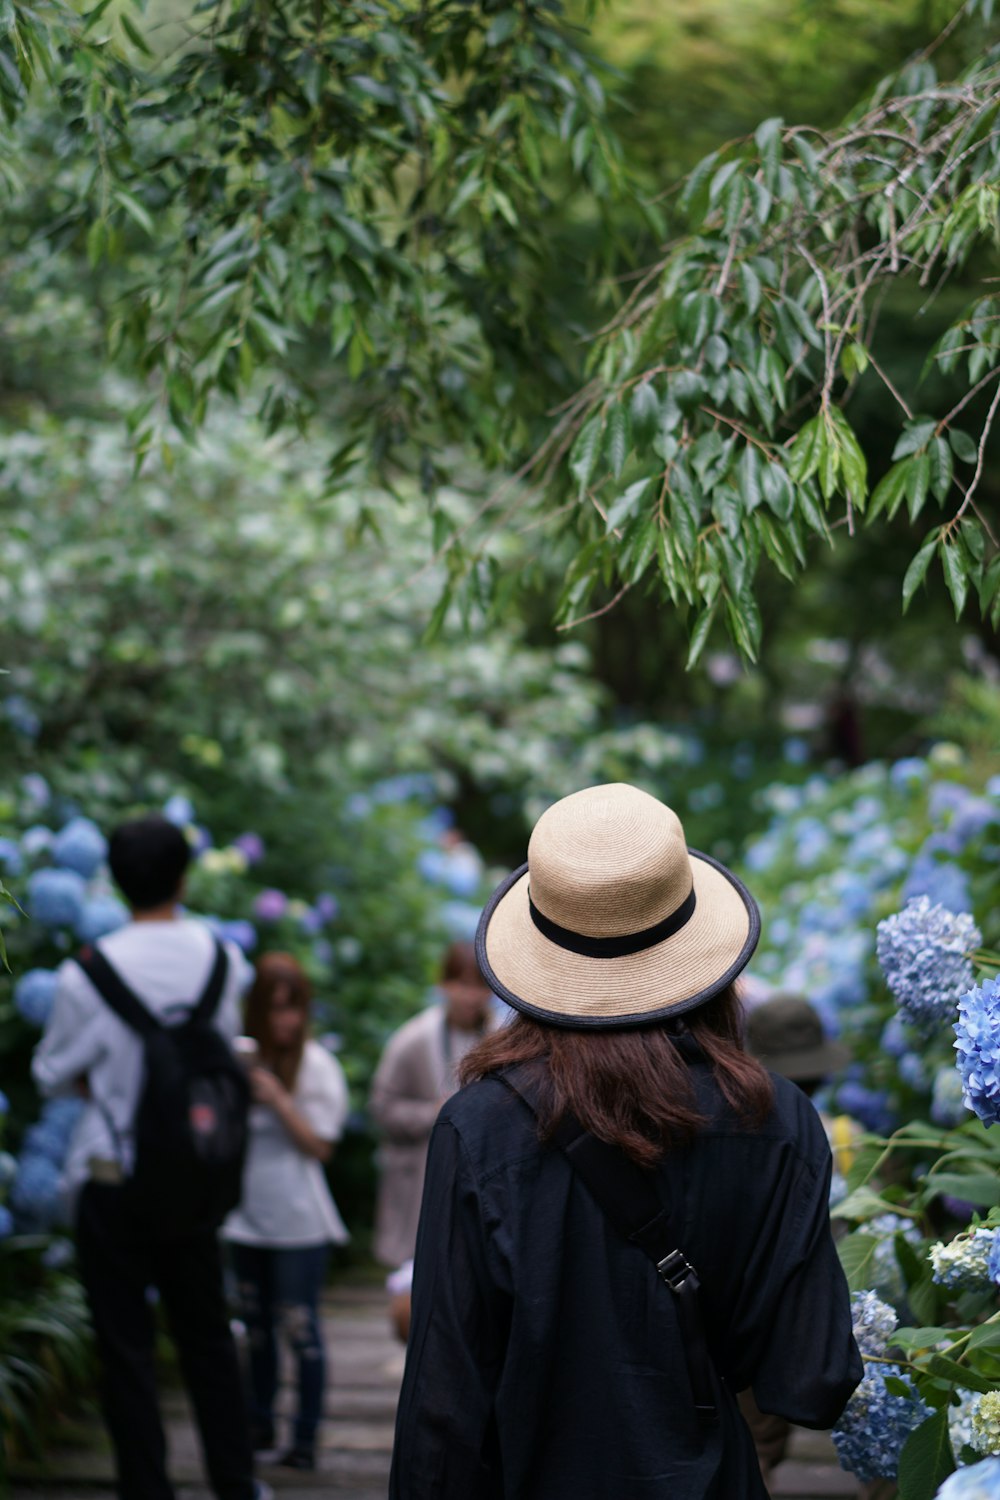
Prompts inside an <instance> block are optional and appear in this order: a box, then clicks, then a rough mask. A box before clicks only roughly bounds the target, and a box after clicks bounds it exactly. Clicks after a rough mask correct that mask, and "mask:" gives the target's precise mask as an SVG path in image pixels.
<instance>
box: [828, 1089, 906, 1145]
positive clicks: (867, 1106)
mask: <svg viewBox="0 0 1000 1500" xmlns="http://www.w3.org/2000/svg"><path fill="white" fill-rule="evenodd" d="M837 1108H838V1109H839V1110H841V1111H842V1113H843V1114H845V1115H850V1116H851V1118H852V1119H854V1120H857V1122H858V1124H859V1125H863V1126H864V1127H865V1129H866V1130H870V1131H871V1132H872V1134H873V1135H889V1134H890V1133H891V1132H892V1130H893V1129H894V1128H895V1124H896V1118H895V1115H894V1114H893V1112H892V1110H891V1108H890V1107H889V1095H888V1094H887V1093H886V1091H885V1090H884V1089H869V1088H865V1086H864V1084H863V1083H859V1082H857V1081H856V1080H854V1079H848V1080H847V1081H846V1082H844V1083H842V1084H841V1085H840V1087H839V1088H838V1089H837Z"/></svg>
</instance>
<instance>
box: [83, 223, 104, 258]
mask: <svg viewBox="0 0 1000 1500" xmlns="http://www.w3.org/2000/svg"><path fill="white" fill-rule="evenodd" d="M107 241H108V226H107V224H106V223H105V222H104V220H103V219H95V220H94V222H93V223H92V224H91V226H90V228H89V229H88V230H87V260H88V262H89V263H90V265H91V266H96V265H97V263H98V261H99V260H100V258H101V256H102V255H103V254H104V247H105V245H106V244H107Z"/></svg>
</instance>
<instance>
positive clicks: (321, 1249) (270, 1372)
mask: <svg viewBox="0 0 1000 1500" xmlns="http://www.w3.org/2000/svg"><path fill="white" fill-rule="evenodd" d="M230 1249H231V1251H232V1256H233V1266H234V1268H235V1271H236V1285H237V1297H238V1300H239V1308H240V1315H241V1316H242V1318H243V1321H244V1323H245V1324H246V1328H247V1335H248V1341H249V1345H250V1421H251V1423H252V1425H253V1427H254V1428H255V1429H256V1430H257V1431H259V1432H267V1431H269V1430H270V1429H271V1428H272V1426H273V1424H274V1398H275V1396H276V1395H277V1391H278V1336H279V1334H281V1335H283V1336H284V1337H285V1338H286V1339H287V1341H288V1343H289V1344H290V1345H291V1348H292V1352H293V1353H294V1355H295V1359H296V1363H297V1366H298V1408H297V1413H296V1418H295V1428H294V1436H293V1443H294V1446H295V1447H296V1448H303V1449H309V1450H311V1449H312V1448H313V1447H314V1446H315V1443H316V1429H317V1427H318V1426H319V1421H320V1417H321V1415H322V1412H323V1390H324V1388H325V1385H326V1351H325V1349H324V1348H323V1334H322V1329H321V1327H320V1321H319V1298H320V1293H321V1291H322V1290H323V1280H324V1277H325V1275H326V1264H327V1260H328V1257H329V1246H328V1245H309V1246H308V1247H306V1248H304V1249H289V1250H280V1249H270V1248H263V1247H262V1246H259V1245H239V1244H232V1245H230Z"/></svg>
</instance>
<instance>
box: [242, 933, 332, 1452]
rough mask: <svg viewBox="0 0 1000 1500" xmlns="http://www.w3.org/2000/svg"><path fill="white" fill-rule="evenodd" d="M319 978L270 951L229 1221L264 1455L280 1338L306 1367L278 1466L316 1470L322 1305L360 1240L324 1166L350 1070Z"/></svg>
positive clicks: (251, 1005)
mask: <svg viewBox="0 0 1000 1500" xmlns="http://www.w3.org/2000/svg"><path fill="white" fill-rule="evenodd" d="M310 999H311V995H310V987H309V981H308V979H307V977H306V975H305V973H304V972H303V970H302V968H301V967H300V965H299V964H298V963H297V962H296V960H295V959H294V958H293V957H292V956H291V954H288V953H265V954H263V955H262V957H261V958H260V959H259V960H258V963H257V977H256V979H255V981H254V984H253V988H252V989H251V991H250V994H249V996H248V998H247V1007H246V1021H245V1026H246V1031H247V1035H248V1037H251V1038H252V1039H253V1040H254V1041H255V1042H256V1044H257V1053H256V1056H255V1057H254V1058H253V1059H252V1060H251V1061H250V1085H251V1088H252V1091H253V1097H254V1101H255V1102H254V1105H253V1107H252V1109H251V1111H250V1148H249V1151H248V1153H247V1161H246V1167H245V1169H244V1174H243V1198H242V1201H241V1203H240V1205H239V1207H238V1208H237V1209H236V1210H235V1211H234V1212H233V1213H232V1214H231V1215H230V1216H229V1218H228V1219H227V1220H226V1222H225V1224H224V1226H223V1230H222V1233H223V1236H224V1237H225V1238H226V1239H227V1240H228V1241H229V1242H230V1247H231V1252H232V1257H233V1264H234V1268H235V1271H236V1278H237V1286H238V1298H239V1304H240V1311H241V1315H242V1317H243V1321H244V1323H245V1324H246V1328H247V1332H248V1335H249V1345H250V1360H249V1364H250V1385H251V1391H250V1423H251V1435H252V1439H253V1445H254V1448H255V1449H256V1450H257V1451H262V1450H265V1449H269V1448H273V1447H274V1440H275V1430H274V1399H275V1395H276V1393H277V1386H278V1336H279V1335H283V1336H284V1337H285V1338H286V1339H287V1341H288V1343H289V1344H290V1345H291V1348H292V1350H293V1353H294V1354H295V1357H296V1361H297V1367H298V1406H297V1411H296V1416H295V1421H294V1428H293V1434H292V1443H291V1447H290V1448H288V1449H287V1450H286V1451H284V1452H283V1453H282V1454H281V1455H280V1456H279V1457H278V1459H277V1462H278V1463H280V1464H282V1465H284V1466H285V1467H287V1468H293V1469H312V1468H314V1467H315V1462H316V1460H315V1449H316V1433H317V1429H318V1427H319V1420H320V1416H321V1414H322V1409H323V1390H324V1387H325V1383H326V1354H325V1350H324V1346H323V1334H322V1327H321V1324H320V1318H319V1298H320V1293H321V1292H322V1289H323V1281H324V1277H325V1274H326V1266H327V1260H328V1256H329V1247H330V1245H331V1244H343V1243H344V1241H345V1240H346V1239H347V1238H348V1234H347V1230H346V1229H345V1228H344V1223H343V1220H342V1219H341V1217H340V1214H339V1213H338V1212H337V1206H336V1204H335V1203H334V1201H333V1198H332V1197H331V1196H330V1190H329V1188H328V1187H327V1183H326V1177H325V1175H324V1172H323V1166H324V1164H325V1163H326V1162H328V1161H329V1160H330V1157H331V1156H332V1154H333V1147H334V1142H335V1141H337V1140H339V1139H340V1136H341V1133H342V1131H343V1128H344V1121H345V1119H346V1118H347V1111H348V1095H347V1081H346V1079H345V1077H344V1073H343V1069H342V1068H341V1066H340V1064H339V1063H338V1062H337V1060H336V1058H334V1057H332V1056H331V1055H330V1054H329V1053H328V1052H327V1051H326V1049H325V1048H324V1047H322V1046H320V1044H319V1042H316V1041H313V1040H312V1038H311V1037H310V1036H309V1005H310Z"/></svg>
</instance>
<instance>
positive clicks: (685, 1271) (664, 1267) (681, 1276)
mask: <svg viewBox="0 0 1000 1500" xmlns="http://www.w3.org/2000/svg"><path fill="white" fill-rule="evenodd" d="M494 1076H495V1077H497V1078H498V1079H499V1080H500V1082H501V1083H504V1084H506V1086H507V1087H508V1088H509V1089H511V1090H512V1092H513V1093H515V1094H517V1095H518V1096H519V1097H520V1098H521V1099H523V1100H524V1102H525V1104H526V1105H527V1106H528V1108H529V1109H530V1110H531V1112H532V1113H533V1114H534V1113H536V1110H535V1104H534V1089H533V1085H532V1075H531V1070H530V1069H529V1068H528V1067H526V1066H523V1065H522V1066H518V1067H514V1068H510V1069H507V1070H506V1071H504V1072H502V1073H498V1074H496V1075H494ZM552 1139H553V1141H554V1142H555V1144H556V1145H557V1146H558V1147H559V1149H560V1150H561V1151H562V1152H563V1153H564V1155H565V1156H566V1158H567V1160H568V1161H569V1163H570V1165H571V1166H572V1167H573V1170H574V1171H575V1172H576V1173H577V1174H578V1176H579V1177H580V1179H581V1180H582V1181H583V1182H584V1184H585V1185H586V1187H587V1189H588V1191H589V1192H590V1194H591V1196H592V1197H593V1198H594V1200H595V1202H596V1203H597V1204H598V1206H599V1207H600V1208H601V1209H602V1210H603V1211H604V1213H605V1214H606V1215H607V1216H608V1218H609V1219H610V1220H611V1222H612V1224H613V1225H614V1226H615V1228H616V1229H617V1230H618V1231H619V1233H620V1234H621V1235H623V1236H624V1238H625V1239H628V1240H631V1241H632V1242H633V1244H635V1245H638V1247H639V1249H640V1250H642V1251H643V1252H644V1254H646V1255H647V1256H648V1257H649V1259H650V1260H651V1261H652V1262H653V1264H654V1266H655V1267H656V1272H657V1275H658V1276H659V1277H660V1278H661V1280H663V1281H664V1282H665V1283H666V1284H667V1286H668V1287H669V1288H670V1290H671V1292H673V1294H674V1297H675V1299H676V1304H677V1317H678V1322H679V1323H680V1329H681V1336H682V1338H683V1340H684V1351H685V1356H686V1359H687V1367H688V1376H689V1379H690V1381H691V1390H692V1393H693V1395H694V1403H695V1409H696V1411H697V1413H698V1419H699V1421H700V1422H701V1424H702V1426H704V1427H715V1426H717V1424H718V1420H719V1413H718V1408H717V1405H716V1399H715V1379H714V1369H713V1366H712V1358H711V1355H710V1354H709V1350H708V1341H707V1339H706V1336H705V1325H704V1321H703V1319H702V1315H701V1301H700V1298H699V1295H698V1293H699V1289H700V1286H701V1283H700V1282H699V1280H698V1276H697V1274H696V1272H695V1269H694V1267H693V1266H692V1265H691V1264H690V1263H689V1261H688V1260H687V1258H686V1257H685V1255H684V1253H683V1251H682V1250H680V1249H678V1247H677V1245H676V1242H675V1240H674V1237H673V1235H672V1234H671V1232H670V1224H669V1220H668V1218H667V1212H666V1209H665V1208H664V1207H663V1202H662V1200H661V1198H660V1195H659V1193H658V1192H657V1190H656V1187H655V1179H654V1177H653V1174H652V1173H651V1172H647V1171H644V1170H643V1169H642V1168H641V1167H639V1166H637V1165H636V1164H635V1162H633V1161H631V1160H630V1159H629V1158H628V1157H627V1156H626V1155H625V1154H624V1152H622V1151H620V1150H619V1149H618V1147H617V1146H611V1145H609V1144H608V1143H607V1142H606V1141H601V1140H598V1138H597V1136H595V1135H592V1134H591V1133H590V1131H589V1130H585V1129H584V1127H583V1126H582V1125H581V1124H580V1122H579V1120H577V1119H576V1117H575V1116H574V1115H566V1116H564V1118H563V1119H562V1121H561V1122H560V1124H559V1125H558V1126H557V1128H556V1130H555V1133H554V1135H553V1137H552Z"/></svg>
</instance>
